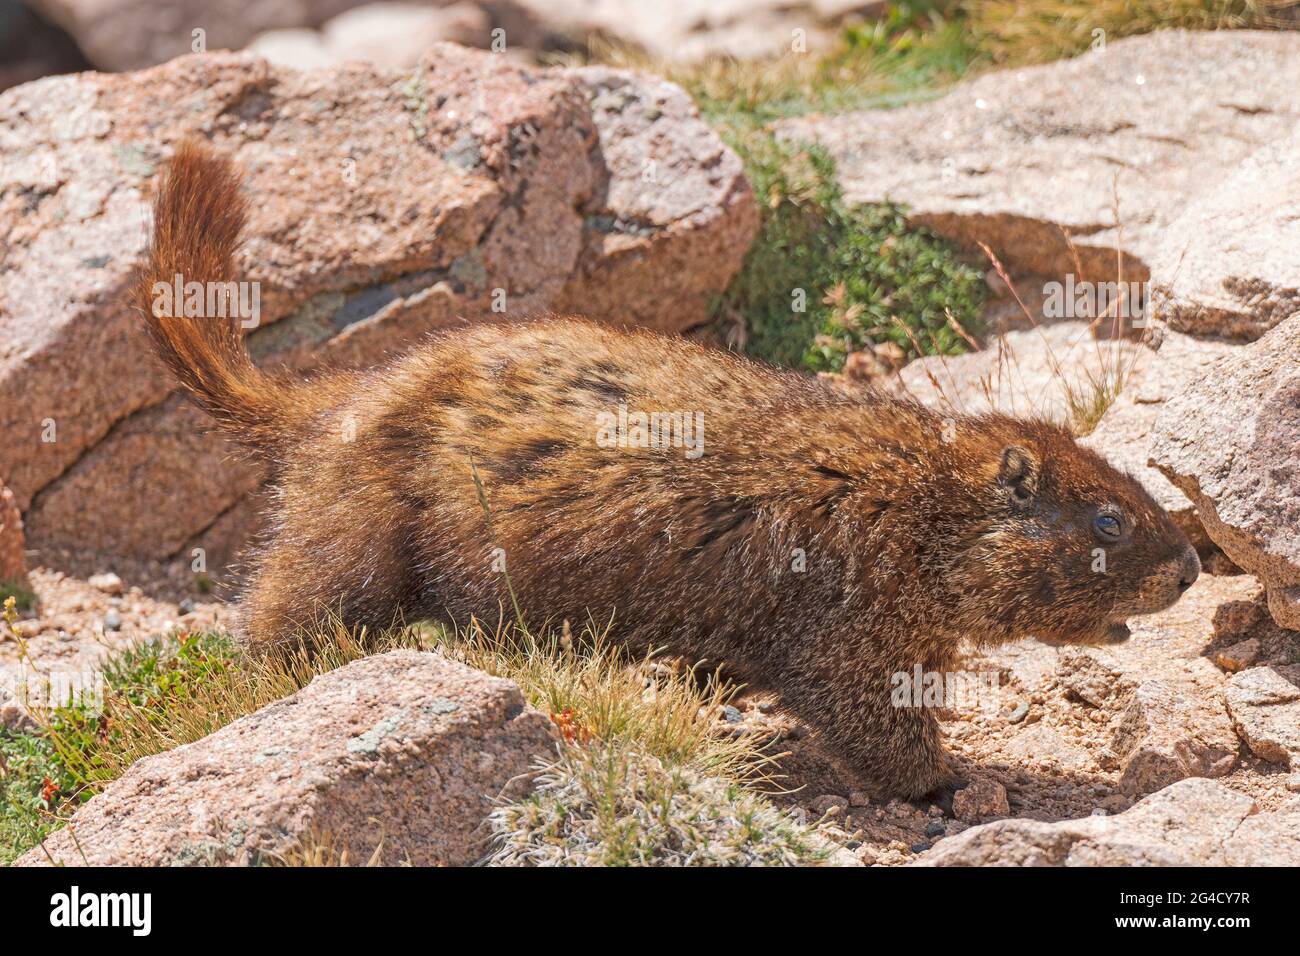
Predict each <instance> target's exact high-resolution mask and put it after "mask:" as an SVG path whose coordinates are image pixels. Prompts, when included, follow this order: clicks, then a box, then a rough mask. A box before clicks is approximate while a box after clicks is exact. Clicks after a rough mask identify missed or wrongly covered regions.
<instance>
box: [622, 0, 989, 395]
mask: <svg viewBox="0 0 1300 956" xmlns="http://www.w3.org/2000/svg"><path fill="white" fill-rule="evenodd" d="M603 58H604V59H605V60H606V61H608V62H613V63H616V64H618V65H623V66H633V67H638V68H642V69H649V70H651V71H653V72H658V73H660V74H662V75H666V76H667V77H668V78H669V79H671V80H673V81H675V82H677V83H678V84H680V85H681V86H682V87H683V88H684V89H686V90H687V92H689V93H690V94H691V95H692V96H693V97H694V98H695V101H696V103H697V104H698V105H699V107H700V111H701V114H702V115H703V116H704V117H705V119H706V120H707V121H708V122H709V123H710V124H711V125H713V126H714V128H715V129H716V130H717V131H718V132H719V134H720V135H721V136H722V138H723V139H724V140H725V141H726V142H727V144H728V145H729V146H731V147H732V148H733V149H734V150H735V151H736V153H737V154H738V155H739V156H740V157H741V159H742V160H743V162H744V164H745V170H746V173H747V174H748V176H749V179H750V182H751V183H752V184H753V186H754V191H755V194H756V196H757V199H758V205H759V210H760V215H761V228H760V232H759V235H758V238H757V239H756V241H755V242H754V244H753V246H752V247H751V249H750V251H749V253H748V256H747V258H746V260H745V263H744V265H743V266H742V268H741V270H740V272H739V273H738V274H737V275H736V277H735V278H734V279H733V281H732V282H731V284H730V286H729V287H728V289H727V290H726V291H725V293H724V294H723V295H722V296H720V297H719V298H718V300H717V301H716V302H715V304H714V309H713V314H714V317H715V319H717V320H718V322H719V325H720V326H721V327H726V326H734V325H735V324H736V321H737V320H738V319H739V320H743V322H744V325H745V327H746V345H745V350H746V351H747V352H748V353H749V354H750V355H752V356H754V357H756V358H759V359H762V360H764V361H767V362H771V363H773V364H778V365H785V366H790V367H795V368H801V369H803V370H805V371H809V372H823V371H838V370H840V369H841V368H842V367H843V364H844V360H845V357H846V355H847V354H848V353H849V352H851V351H856V350H859V349H862V348H864V347H866V346H868V345H870V344H872V343H883V342H893V343H895V344H897V345H898V346H900V347H901V348H902V349H903V351H904V353H905V354H907V355H908V356H916V355H918V354H936V353H938V354H959V353H961V352H963V351H966V345H965V343H964V341H963V340H962V338H961V337H960V336H959V335H957V334H956V332H955V331H954V330H953V329H952V327H951V324H950V323H949V321H948V317H947V312H949V311H951V313H952V314H953V318H954V320H955V321H956V322H958V323H960V324H961V325H962V327H963V328H964V329H967V330H968V331H970V332H976V331H978V318H979V314H980V310H981V307H982V305H983V301H984V294H985V288H984V284H983V281H982V277H981V273H980V271H979V270H978V269H977V268H975V267H974V266H973V265H971V264H970V261H969V260H968V259H967V258H963V257H962V256H961V255H960V254H959V253H958V252H957V250H956V249H955V248H954V247H953V246H952V245H950V244H948V243H946V242H944V241H942V240H940V239H938V238H936V237H935V236H934V235H932V234H930V233H928V232H926V231H925V230H921V229H914V228H911V227H909V226H908V225H907V222H906V219H905V215H904V210H902V209H900V208H898V207H896V206H863V207H853V206H850V205H849V204H848V203H847V202H845V200H844V196H843V192H842V190H841V188H840V185H839V181H838V179H837V176H836V171H835V164H834V161H833V160H832V159H831V157H830V156H829V155H828V154H827V153H826V152H825V151H824V150H822V149H820V148H817V147H813V146H808V145H805V144H799V143H785V142H779V141H778V140H777V138H776V136H775V134H774V132H773V129H772V126H771V124H772V123H773V122H774V121H777V120H780V119H783V118H785V117H789V116H795V115H801V114H805V113H808V112H813V111H836V110H844V109H853V108H864V107H871V106H887V105H896V104H898V103H902V102H907V101H909V100H912V99H916V98H918V97H923V96H931V95H935V94H936V93H937V92H939V91H941V90H942V89H944V88H945V87H947V86H948V85H950V84H952V83H954V82H956V81H957V80H959V79H961V78H962V77H963V76H965V75H966V74H967V73H968V72H969V71H970V70H971V69H974V68H976V67H978V66H979V65H980V64H981V63H982V62H983V60H982V58H981V54H980V52H979V51H978V49H976V48H975V47H974V46H973V45H972V44H971V43H970V42H969V41H968V38H967V34H966V32H965V30H964V29H963V26H962V22H961V20H960V18H959V17H954V16H952V15H949V14H947V13H945V12H943V10H942V8H941V5H939V4H935V3H900V4H895V5H894V6H893V9H892V10H891V12H890V14H889V15H888V16H887V17H886V18H884V19H883V20H881V21H879V22H875V23H872V24H869V25H865V26H862V27H855V28H850V29H848V30H846V31H845V32H844V33H843V35H842V37H841V40H840V43H839V45H838V46H837V48H836V49H835V50H833V51H831V52H830V53H829V54H825V55H821V56H815V55H812V54H796V53H788V54H786V55H785V56H783V57H781V58H780V59H778V60H775V61H769V62H764V63H761V64H753V63H742V62H737V61H734V60H725V59H721V60H714V61H710V62H707V63H704V64H701V65H696V66H690V67H681V66H675V65H672V64H668V63H662V62H656V63H652V62H648V61H646V60H645V59H644V58H638V57H636V56H635V55H630V54H627V53H626V52H621V51H616V50H606V51H604V55H603ZM985 59H986V58H985Z"/></svg>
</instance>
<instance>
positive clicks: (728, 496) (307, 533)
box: [140, 146, 1198, 797]
mask: <svg viewBox="0 0 1300 956" xmlns="http://www.w3.org/2000/svg"><path fill="white" fill-rule="evenodd" d="M156 215H157V222H158V225H157V232H156V236H155V241H154V249H153V254H152V259H151V263H150V265H149V267H148V269H147V270H146V272H145V273H144V274H143V275H142V277H141V293H140V295H141V300H140V301H141V304H142V306H144V305H145V304H146V303H147V299H146V298H145V295H146V292H145V289H146V286H147V284H150V283H151V282H152V281H154V280H161V281H168V280H169V279H170V277H171V274H172V273H173V272H174V271H181V272H182V273H185V275H186V278H187V279H191V278H193V279H199V280H200V281H203V280H207V279H214V278H215V279H225V278H228V277H229V276H230V272H231V266H230V263H231V258H232V254H233V252H234V250H235V243H236V238H237V235H238V231H239V226H240V223H241V200H240V199H239V197H238V182H237V179H236V177H235V175H234V173H233V172H232V170H231V167H230V166H229V164H228V163H227V162H226V161H225V160H222V159H219V158H216V157H214V156H212V155H211V154H209V153H207V152H206V151H205V150H203V149H201V148H199V147H192V146H190V147H183V148H182V149H180V150H179V151H178V152H177V155H176V158H175V159H174V160H173V162H172V164H171V167H170V171H169V174H168V176H167V179H166V180H165V182H164V184H163V186H162V190H161V193H160V195H159V198H158V201H157V214H156ZM666 281H671V277H668V278H667V279H666ZM145 312H146V315H147V316H148V318H149V319H150V324H151V327H152V329H153V334H154V339H155V341H156V342H157V343H158V346H159V353H160V355H161V356H162V357H163V358H164V359H165V360H166V361H167V362H168V364H169V365H170V366H171V367H172V369H173V370H174V371H175V373H176V374H177V376H178V377H179V378H180V380H181V382H182V383H183V384H184V385H185V386H186V387H187V388H188V389H189V390H190V391H191V392H192V393H194V395H195V396H196V398H197V399H198V400H199V402H200V403H201V404H202V405H203V406H204V407H205V408H207V409H208V410H209V411H210V412H211V413H212V414H213V416H214V417H215V419H216V420H217V421H218V422H219V423H220V424H221V425H222V426H224V427H226V428H227V429H228V430H229V431H230V433H231V434H232V435H233V436H234V437H235V438H237V439H239V440H241V441H243V442H245V443H246V444H249V445H250V446H252V447H254V448H256V449H259V450H261V451H262V452H263V453H265V454H267V455H268V456H269V457H271V458H272V459H273V460H274V461H275V462H276V463H277V464H278V466H279V467H278V472H277V474H278V477H277V488H278V492H277V499H276V504H275V509H274V527H273V530H272V534H271V536H270V539H269V544H268V545H267V546H266V548H265V549H264V550H263V552H262V553H261V554H260V556H259V557H258V559H257V561H256V566H255V575H254V578H253V581H252V585H251V590H250V592H249V593H248V595H247V596H246V598H245V601H244V611H245V615H246V628H247V631H248V636H249V638H250V639H251V640H252V641H254V642H256V643H257V644H258V645H265V644H268V643H273V642H277V641H282V640H285V639H286V638H288V637H290V636H292V635H293V634H294V633H295V631H296V629H297V628H300V627H309V626H310V625H311V624H312V623H313V621H315V620H316V619H317V615H318V614H319V613H320V612H321V610H322V609H325V608H328V609H333V610H335V611H341V612H342V615H343V617H344V618H345V620H346V621H347V622H348V623H350V624H353V625H363V624H364V625H371V626H381V625H386V624H388V623H390V622H391V621H392V620H393V618H394V616H395V615H396V614H400V615H402V616H403V617H405V618H406V619H407V620H412V619H418V618H421V617H426V616H428V617H450V618H453V619H456V620H460V621H464V620H466V619H468V618H469V617H470V616H471V615H477V616H479V617H480V618H489V619H495V617H496V615H497V614H498V613H499V608H500V607H501V606H502V605H503V603H504V604H505V605H506V606H508V605H509V598H508V595H507V592H506V590H505V584H504V581H503V578H502V576H501V575H500V574H499V573H497V571H496V570H494V568H493V564H492V558H493V552H492V549H493V548H494V547H495V546H500V547H501V548H502V549H504V552H505V554H506V558H507V567H508V571H509V573H510V578H511V581H512V582H513V585H514V588H515V591H516V592H517V594H518V595H519V599H520V602H521V604H522V605H523V607H524V610H525V613H526V614H528V615H530V617H536V616H546V617H549V618H550V619H552V620H559V619H561V618H566V617H567V618H570V619H572V620H575V621H580V620H586V619H587V616H588V614H590V615H591V616H593V617H594V618H595V619H597V620H601V621H603V620H605V619H607V618H608V617H609V616H610V615H611V613H613V614H615V616H616V623H615V627H614V633H615V636H616V638H617V639H618V640H619V641H620V643H622V644H623V645H624V646H626V647H628V648H629V649H631V650H632V651H634V652H636V653H642V652H644V651H646V650H648V649H649V648H651V647H661V648H666V649H668V650H670V651H673V652H676V653H679V654H682V655H686V656H689V657H691V658H694V659H707V660H710V661H725V662H726V663H727V665H728V667H729V669H730V672H731V673H733V674H736V675H738V676H739V677H740V678H742V679H745V680H748V681H752V682H756V683H760V684H765V685H769V686H772V687H775V688H776V689H777V690H779V692H780V693H781V695H782V700H783V704H784V705H785V706H786V707H788V708H789V709H790V710H791V711H793V712H794V713H795V714H797V715H798V716H799V717H801V718H802V719H803V720H805V721H807V722H808V723H810V724H811V725H813V726H814V727H816V728H818V729H819V730H820V731H821V733H823V734H824V735H825V737H826V738H828V739H829V741H830V742H831V743H832V744H833V745H834V747H835V749H836V750H837V752H838V754H839V755H840V756H841V757H843V758H844V759H845V760H846V761H847V762H848V763H849V764H850V765H851V766H852V767H853V768H854V769H855V770H856V771H859V772H861V773H862V774H863V775H864V779H868V780H871V781H873V782H874V785H875V788H876V789H877V790H878V791H881V792H887V793H892V794H900V795H904V796H909V797H915V796H919V795H922V794H925V793H927V792H930V791H932V790H934V789H935V788H937V787H940V786H942V785H944V784H945V783H947V782H949V780H950V778H951V770H950V767H949V764H948V761H947V759H946V757H945V754H944V752H943V750H942V748H941V746H940V740H939V728H938V724H937V721H936V719H935V717H934V715H933V714H932V713H931V712H930V711H929V710H928V709H926V708H897V707H893V706H891V704H890V690H891V687H892V681H891V677H892V675H894V674H897V673H900V672H903V673H911V672H912V669H913V666H914V665H916V664H920V665H921V666H922V668H923V669H924V670H927V671H949V670H951V669H952V668H953V667H954V666H955V664H956V661H957V657H958V653H959V649H960V648H961V646H962V644H963V642H964V641H966V640H974V641H976V642H981V643H985V644H991V643H997V642H1002V641H1009V640H1013V639H1016V638H1020V637H1023V636H1026V635H1035V636H1037V637H1040V638H1041V639H1044V640H1048V641H1052V642H1074V643H1102V642H1108V641H1114V640H1119V639H1122V638H1123V636H1124V635H1125V634H1126V631H1124V629H1123V625H1122V622H1123V620H1124V619H1125V618H1127V617H1129V616H1132V615H1139V614H1144V613H1150V612H1153V611H1156V610H1160V609H1162V608H1164V607H1167V606H1168V605H1170V604H1172V603H1173V602H1174V601H1175V600H1177V598H1178V596H1179V594H1180V593H1181V591H1182V590H1183V589H1184V588H1185V587H1186V585H1187V584H1188V583H1190V580H1191V579H1192V578H1194V577H1195V575H1196V571H1197V570H1198V565H1197V564H1196V557H1195V552H1194V551H1192V549H1191V548H1190V546H1189V545H1188V543H1187V541H1186V539H1185V538H1184V537H1183V535H1182V534H1181V533H1180V532H1179V531H1178V529H1177V528H1176V527H1175V526H1174V525H1173V523H1172V522H1171V521H1170V519H1169V517H1168V516H1167V515H1166V514H1165V513H1164V512H1163V511H1162V510H1161V509H1160V507H1159V506H1158V505H1157V504H1156V503H1155V502H1154V501H1153V500H1152V499H1151V498H1150V496H1149V495H1148V494H1147V493H1146V492H1145V491H1144V490H1143V489H1142V488H1141V486H1140V485H1139V484H1138V483H1137V482H1136V481H1134V480H1133V479H1131V478H1129V477H1128V476H1126V475H1123V474H1120V473H1119V472H1117V471H1115V470H1114V469H1113V468H1111V467H1110V466H1108V465H1107V464H1106V463H1105V462H1104V461H1103V460H1102V459H1101V458H1100V457H1098V456H1097V455H1095V454H1093V453H1092V452H1091V451H1087V450H1085V449H1082V448H1080V447H1078V446H1077V445H1076V444H1075V442H1074V440H1073V439H1072V438H1071V436H1070V435H1069V434H1068V433H1067V432H1066V431H1064V430H1063V429H1061V428H1059V427H1057V426H1055V425H1051V424H1047V423H1044V422H1036V421H1017V420H1013V419H1010V418H1005V417H1000V416H987V417H980V418H973V417H972V418H965V417H963V418H956V419H948V420H945V419H942V418H940V417H939V416H937V415H936V414H935V413H934V412H932V411H929V410H927V409H925V408H923V407H921V406H919V405H916V404H912V403H908V402H903V401H898V400H895V399H892V398H889V397H886V396H884V395H880V394H873V395H869V396H867V397H865V398H849V397H845V396H843V395H841V394H838V393H837V392H835V391H834V390H832V389H831V388H829V387H828V386H826V385H824V384H823V383H821V382H818V381H816V380H812V379H809V378H806V377H804V376H801V375H797V374H794V373H791V372H786V371H780V370H776V369H772V368H767V367H764V366H760V365H757V364H754V363H752V362H749V361H746V360H743V359H741V358H738V357H734V356H731V355H727V354H723V353H719V352H715V351H710V350H706V349H704V348H701V347H698V346H696V345H693V344H691V343H689V342H686V341H683V340H680V339H674V338H666V337H662V336H659V335H655V334H651V333H648V332H626V331H618V330H615V329H613V328H609V327H605V326H602V325H597V324H594V323H591V322H588V321H584V320H580V319H569V318H556V319H550V320H546V321H540V322H534V323H528V324H519V325H513V326H470V327H464V328H459V329H457V330H455V331H452V332H449V333H446V334H443V335H440V336H438V337H435V338H431V339H429V340H428V341H426V342H424V343H422V344H420V345H418V346H417V347H415V348H414V349H412V350H411V351H410V352H409V353H408V354H407V355H406V356H405V357H403V358H401V359H400V360H398V361H397V362H395V363H394V364H392V365H390V366H388V367H386V368H382V369H378V370H375V371H373V372H370V373H368V374H356V375H351V374H329V375H324V376H322V377H320V378H318V379H316V380H313V381H311V382H293V381H289V380H286V379H282V378H277V377H272V376H269V375H267V374H266V373H264V372H262V371H259V370H258V369H256V367H254V366H253V365H252V364H251V362H250V361H249V360H248V358H247V355H246V353H245V352H244V351H243V348H242V344H241V343H240V342H239V341H238V334H237V333H234V334H232V331H231V329H230V328H229V327H227V326H223V325H222V324H221V323H219V322H214V321H212V320H188V321H186V320H180V321H175V320H168V319H165V318H156V317H153V316H152V314H151V313H150V312H149V311H148V309H147V308H145ZM620 402H624V403H626V404H627V406H628V407H629V409H631V410H633V411H636V410H644V411H664V410H681V411H687V412H694V411H699V412H702V413H703V414H704V422H705V441H704V454H703V456H702V457H700V458H698V460H692V459H689V458H688V457H687V456H686V455H685V453H684V451H683V449H681V448H662V449H655V448H602V447H599V446H598V444H597V442H596V429H597V425H596V418H597V415H598V414H599V413H602V412H604V413H615V414H616V413H617V410H618V404H619V403H620ZM471 463H472V464H473V465H474V466H475V467H476V468H477V470H478V473H479V475H480V476H481V479H482V483H483V486H484V489H485V491H486V497H487V500H488V503H489V504H490V509H491V529H490V531H489V526H488V521H487V519H486V516H485V513H484V511H483V509H482V507H481V505H480V502H479V499H478V495H477V490H476V486H475V483H474V480H473V474H472V469H471ZM1103 508H1107V509H1113V510H1114V511H1115V512H1116V513H1117V514H1118V515H1120V516H1121V520H1122V522H1123V531H1122V535H1121V537H1120V539H1119V540H1118V541H1114V542H1103V541H1102V540H1100V539H1099V537H1098V532H1097V530H1096V529H1094V527H1093V519H1094V517H1095V515H1096V514H1097V512H1098V510H1099V509H1103ZM1098 547H1104V548H1105V552H1106V559H1107V570H1106V571H1105V572H1104V573H1100V572H1097V571H1094V570H1093V564H1094V559H1095V549H1097V548H1098ZM799 554H803V555H805V556H806V569H804V570H802V571H800V570H797V556H798V555H799Z"/></svg>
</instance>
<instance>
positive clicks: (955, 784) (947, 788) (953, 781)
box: [917, 777, 970, 817]
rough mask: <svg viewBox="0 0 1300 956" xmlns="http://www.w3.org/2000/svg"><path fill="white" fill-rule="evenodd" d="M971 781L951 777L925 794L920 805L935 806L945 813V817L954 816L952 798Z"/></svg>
mask: <svg viewBox="0 0 1300 956" xmlns="http://www.w3.org/2000/svg"><path fill="white" fill-rule="evenodd" d="M969 783H970V781H969V780H967V779H965V778H963V777H950V778H949V779H948V780H946V781H945V782H943V783H941V784H940V785H939V786H937V787H935V788H934V789H933V790H931V791H930V792H929V793H927V794H925V796H923V797H922V798H921V799H920V800H919V801H917V802H918V803H924V804H926V805H929V804H934V805H935V806H936V807H938V808H939V809H940V810H942V811H943V812H944V815H945V816H949V817H950V816H952V815H953V813H952V798H953V797H954V796H956V795H957V791H958V790H962V789H965V787H966V785H967V784H969Z"/></svg>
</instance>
